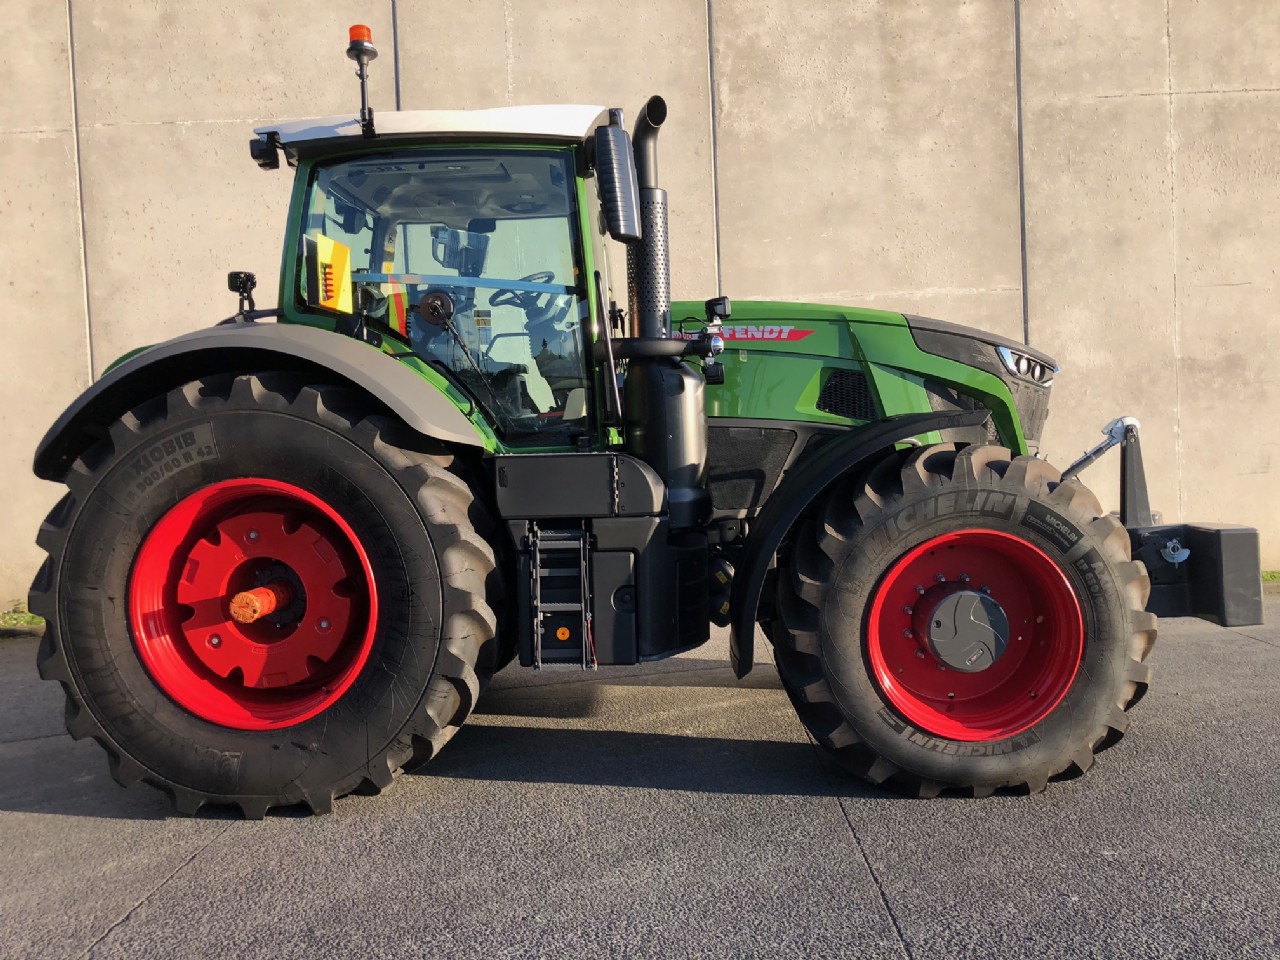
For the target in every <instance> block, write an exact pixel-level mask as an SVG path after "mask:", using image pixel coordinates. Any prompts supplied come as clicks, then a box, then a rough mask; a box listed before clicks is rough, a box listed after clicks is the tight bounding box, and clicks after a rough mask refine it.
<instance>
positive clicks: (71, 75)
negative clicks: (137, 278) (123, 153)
mask: <svg viewBox="0 0 1280 960" xmlns="http://www.w3.org/2000/svg"><path fill="white" fill-rule="evenodd" d="M67 76H68V80H69V82H70V84H71V130H72V136H71V149H72V150H73V151H74V153H75V156H74V157H72V161H73V162H74V164H75V168H76V208H77V209H78V210H79V211H80V280H81V283H80V291H81V294H82V296H83V297H84V348H85V364H86V365H87V366H88V371H89V382H90V383H92V382H93V317H92V316H91V315H90V313H89V242H88V237H87V235H86V234H87V225H86V220H85V212H84V171H83V169H82V168H81V165H80V157H81V154H80V104H79V99H80V94H79V91H78V90H77V89H76V44H75V27H74V26H73V25H72V23H71V0H67Z"/></svg>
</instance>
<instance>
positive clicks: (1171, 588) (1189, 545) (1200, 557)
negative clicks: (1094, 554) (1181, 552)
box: [1128, 523, 1262, 627]
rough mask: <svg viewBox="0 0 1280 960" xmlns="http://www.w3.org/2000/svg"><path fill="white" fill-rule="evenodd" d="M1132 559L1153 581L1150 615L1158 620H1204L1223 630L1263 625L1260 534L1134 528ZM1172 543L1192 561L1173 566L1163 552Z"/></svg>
mask: <svg viewBox="0 0 1280 960" xmlns="http://www.w3.org/2000/svg"><path fill="white" fill-rule="evenodd" d="M1128 529H1129V542H1130V544H1131V546H1132V547H1133V557H1134V559H1135V560H1141V561H1142V562H1143V564H1144V565H1145V566H1146V568H1147V573H1148V574H1149V575H1150V577H1151V598H1150V599H1149V600H1148V601H1147V609H1148V610H1150V611H1151V612H1152V613H1154V614H1155V615H1156V616H1159V617H1200V618H1201V619H1204V620H1211V621H1213V622H1214V623H1217V624H1221V625H1222V626H1224V627H1248V626H1253V625H1255V624H1259V623H1262V578H1261V576H1260V575H1259V567H1260V549H1259V544H1258V531H1257V530H1254V529H1253V528H1251V527H1236V526H1231V525H1229V524H1208V523H1204V524H1196V523H1180V524H1172V525H1168V526H1159V527H1129V528H1128ZM1171 540H1177V541H1178V543H1179V544H1180V545H1181V546H1182V547H1185V548H1186V549H1188V550H1189V551H1190V552H1191V553H1190V556H1189V557H1188V558H1187V559H1186V560H1185V561H1184V562H1182V563H1178V564H1174V563H1171V562H1170V561H1169V560H1168V559H1166V558H1165V557H1164V555H1163V554H1162V553H1161V551H1162V550H1163V549H1164V547H1165V546H1166V544H1168V543H1169V542H1170V541H1171Z"/></svg>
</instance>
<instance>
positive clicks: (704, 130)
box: [0, 0, 1280, 604]
mask: <svg viewBox="0 0 1280 960" xmlns="http://www.w3.org/2000/svg"><path fill="white" fill-rule="evenodd" d="M299 9H300V8H296V7H295V6H294V5H286V4H280V3H270V2H267V0H244V2H241V3H238V4H235V5H229V6H226V5H224V6H219V7H216V8H213V9H212V10H211V9H210V8H209V7H208V5H200V4H194V3H192V4H185V3H173V2H161V0H112V2H91V0H66V2H62V3H57V2H48V0H43V2H37V0H0V14H3V22H4V23H5V24H6V26H7V27H8V29H9V32H10V36H18V37H22V38H23V39H22V43H21V44H20V45H19V44H17V43H13V44H10V45H9V48H8V52H7V54H6V57H5V58H4V60H3V62H0V85H2V86H0V89H4V90H6V91H9V92H10V95H9V96H7V97H5V98H4V99H3V101H2V102H0V174H2V175H0V202H2V209H3V212H4V215H5V219H4V221H3V224H4V230H3V234H2V235H0V250H2V252H3V256H0V289H4V290H6V291H7V293H8V301H7V302H8V309H7V310H6V311H5V313H4V318H3V337H2V338H0V351H3V353H2V354H0V357H2V359H3V367H0V371H2V374H0V426H2V427H3V429H0V452H3V454H4V461H5V463H6V464H7V465H8V467H7V472H6V474H5V476H6V479H5V481H4V492H5V496H4V497H3V498H0V533H3V535H4V536H5V537H6V545H7V548H6V549H5V550H4V551H2V552H0V604H6V603H7V602H8V601H9V600H10V599H12V598H19V597H21V596H23V595H24V594H25V591H26V587H27V584H28V582H29V580H30V578H31V575H32V573H33V572H34V569H35V567H36V565H37V564H38V562H39V558H40V554H39V551H37V550H36V548H35V547H34V546H33V545H32V544H31V538H32V535H33V533H34V531H35V529H36V527H37V526H38V523H39V518H40V517H41V516H42V515H43V514H44V513H45V511H46V510H47V509H48V507H49V506H50V505H51V504H52V502H53V501H54V500H55V499H56V497H57V496H58V490H57V489H56V488H55V487H54V486H52V485H50V484H44V483H41V482H39V481H36V480H35V479H33V478H32V477H31V476H30V475H29V473H28V469H29V463H30V458H31V453H32V450H33V448H34V446H35V444H36V442H37V441H38V439H39V437H40V436H41V434H42V433H43V431H44V429H45V428H46V427H47V426H48V424H49V423H50V422H51V421H52V420H53V419H54V417H55V416H56V415H57V414H58V413H59V412H60V411H61V409H62V408H63V407H64V405H65V404H66V403H67V402H69V401H70V400H71V398H72V397H73V396H74V395H75V394H76V393H77V392H78V391H80V390H82V389H83V388H84V387H85V386H86V385H87V384H88V383H89V382H90V380H91V378H92V377H93V376H95V375H97V374H100V373H101V371H102V370H103V368H104V367H105V366H106V364H108V363H109V362H110V361H111V360H112V359H113V358H114V357H115V356H117V355H118V354H119V353H121V352H123V351H124V350H126V349H128V348H129V347H131V346H134V345H136V344H138V343H141V342H147V341H153V340H156V339H161V338H164V337H168V336H171V335H173V334H176V333H179V332H183V331H185V330H189V329H193V328H196V327H199V326H203V325H206V324H208V323H210V322H211V321H213V320H216V319H218V318H219V317H221V316H224V315H226V314H227V313H229V312H230V311H231V309H232V308H233V302H234V300H233V298H232V297H231V295H230V294H228V293H227V292H226V290H225V288H224V279H223V278H224V275H225V272H226V271H227V270H228V269H233V268H238V269H250V270H254V271H256V272H257V273H258V275H259V277H260V278H262V279H263V287H265V288H266V292H267V299H270V293H271V287H272V285H273V280H272V278H274V277H275V276H276V274H277V270H278V261H279V248H280V231H281V227H282V224H283V219H284V214H285V207H286V202H287V196H288V189H289V180H288V176H287V174H285V173H284V172H279V173H275V174H267V173H263V172H261V171H259V170H257V169H256V168H255V167H254V166H253V164H252V163H251V161H250V160H249V158H248V154H247V149H246V143H247V139H248V137H249V135H250V128H251V127H252V126H253V125H254V124H255V123H256V122H258V121H261V120H266V119H275V118H283V117H295V116H314V115H323V114H331V113H340V112H349V111H350V110H351V109H352V106H353V104H355V103H356V85H355V80H354V78H353V77H352V76H351V71H350V69H349V64H348V62H347V61H346V60H345V58H344V57H343V55H342V51H343V48H344V46H345V28H346V26H347V25H348V24H350V23H353V22H363V23H368V24H369V25H370V26H371V27H372V28H373V33H374V37H375V40H376V42H377V43H378V45H379V49H380V50H381V52H382V55H381V57H380V58H379V60H378V61H377V62H376V63H375V64H374V67H373V76H374V80H373V93H374V103H375V106H378V107H382V108H390V107H392V106H393V105H394V103H395V101H396V97H397V95H398V96H399V99H400V102H401V103H402V105H403V106H404V107H405V108H406V109H410V108H425V107H469V106H489V105H496V104H503V103H533V102H546V101H580V102H582V101H585V102H597V103H606V104H610V105H621V106H623V107H625V108H627V110H628V112H629V113H630V114H632V115H633V114H634V111H635V109H636V108H637V107H638V106H639V104H640V103H641V102H642V100H643V98H644V97H645V96H647V95H648V94H649V93H652V92H661V93H662V94H663V95H664V96H666V97H667V99H668V101H669V103H670V106H671V119H670V121H669V123H668V125H667V127H666V128H664V132H663V135H662V139H663V144H664V147H663V156H662V177H663V181H664V185H665V186H666V187H667V188H668V190H669V191H670V192H671V197H672V206H673V215H672V216H673V219H672V228H671V233H672V257H673V262H674V264H675V268H674V282H675V288H676V289H675V292H676V294H677V295H678V296H687V297H699V298H701V297H705V296H709V295H711V294H713V293H715V292H717V291H722V292H724V293H727V294H729V295H730V296H732V297H738V298H748V297H759V298H779V299H796V300H801V299H803V300H817V301H831V302H839V303H851V304H866V305H870V306H876V307H885V308H891V309H902V310H909V311H913V312H918V313H925V314H930V315H934V316H939V317H943V318H946V319H951V320H956V321H959V322H962V323H970V324H975V325H980V326H984V327H987V328H989V329H993V330H997V331H1000V332H1003V333H1006V334H1010V335H1014V336H1018V337H1022V336H1026V337H1028V338H1029V340H1030V342H1031V343H1033V344H1035V345H1036V346H1039V347H1042V348H1044V349H1046V350H1048V351H1049V352H1051V353H1053V354H1055V355H1056V356H1058V357H1059V358H1060V359H1061V361H1062V362H1063V366H1064V368H1065V369H1064V372H1063V374H1062V375H1061V376H1060V378H1059V380H1058V383H1057V385H1056V386H1055V400H1054V414H1053V416H1052V417H1051V418H1050V425H1049V430H1048V433H1047V436H1046V439H1045V447H1044V452H1045V454H1046V455H1047V456H1048V457H1049V458H1050V459H1052V460H1054V461H1056V462H1059V463H1065V462H1066V461H1068V460H1070V459H1072V458H1073V457H1074V456H1075V455H1076V454H1077V453H1078V452H1079V451H1080V450H1082V449H1084V448H1085V447H1086V446H1089V445H1090V444H1092V443H1093V442H1094V440H1095V439H1096V438H1097V430H1098V427H1099V426H1101V424H1102V423H1103V422H1104V421H1106V420H1107V419H1109V418H1110V417H1112V416H1114V415H1117V414H1119V413H1131V414H1134V415H1136V416H1138V417H1139V418H1140V419H1141V420H1142V421H1143V424H1144V434H1143V437H1144V444H1143V447H1144V450H1145V452H1146V454H1147V458H1148V475H1149V477H1150V478H1151V486H1152V494H1153V498H1154V500H1155V502H1156V505H1157V507H1158V508H1160V509H1162V510H1163V512H1164V514H1165V516H1166V518H1169V519H1174V518H1183V519H1202V520H1230V521H1237V522H1242V523H1249V524H1253V525H1256V526H1258V527H1260V528H1262V530H1263V536H1264V557H1263V561H1264V566H1266V567H1269V568H1277V567H1280V507H1278V506H1277V499H1276V498H1275V496H1274V491H1275V487H1276V483H1277V479H1278V478H1280V427H1278V426H1277V423H1280V416H1277V414H1276V413H1275V407H1276V405H1277V402H1278V401H1280V387H1278V386H1277V384H1278V383H1280V379H1278V377H1277V374H1276V373H1274V372H1273V364H1276V363H1277V362H1280V316H1277V312H1276V310H1275V309H1274V305H1275V297H1276V285H1277V277H1276V260H1275V256H1274V250H1275V249H1277V247H1280V159H1278V158H1280V123H1277V121H1276V119H1275V118H1276V117H1277V116H1280V60H1277V58H1276V57H1275V56H1274V50H1275V49H1276V48H1277V46H1280V5H1276V4H1269V3H1259V2H1253V0H1219V2H1215V3H1212V4H1210V3H1205V2H1197V0H1132V2H1129V3H1125V4H1116V3H1113V2H1106V0H1059V2H1049V0H1022V2H1020V3H1019V2H1016V0H969V2H963V3H962V2H953V0H916V2H909V0H892V2H890V0H882V2H870V0H848V2H841V3H835V2H830V0H794V2H791V3H782V2H779V0H709V2H704V0H629V2H623V0H601V2H598V3H595V4H575V3H567V2H566V3H562V4H557V3H533V2H531V0H454V2H451V3H447V4H446V3H423V2H410V0H378V2H363V3H360V2H348V0H325V2H324V3H319V4H314V5H310V6H308V7H307V12H306V15H300V14H299V12H298V10H299ZM1116 477H1117V471H1116V464H1115V462H1114V461H1113V462H1110V463H1105V464H1103V465H1100V466H1099V467H1096V468H1092V469H1091V471H1090V474H1089V475H1087V479H1088V480H1089V481H1090V483H1091V485H1093V486H1094V487H1095V488H1096V489H1097V490H1098V492H1099V493H1100V494H1101V495H1102V497H1103V500H1104V502H1105V503H1107V504H1108V505H1111V506H1114V505H1115V500H1116V498H1115V495H1114V490H1115V484H1116Z"/></svg>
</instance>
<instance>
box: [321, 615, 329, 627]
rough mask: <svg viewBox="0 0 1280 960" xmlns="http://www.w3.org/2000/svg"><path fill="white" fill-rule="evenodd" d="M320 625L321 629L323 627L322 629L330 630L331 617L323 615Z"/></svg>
mask: <svg viewBox="0 0 1280 960" xmlns="http://www.w3.org/2000/svg"><path fill="white" fill-rule="evenodd" d="M319 626H320V629H321V630H328V629H329V618H328V617H321V618H320V624H319Z"/></svg>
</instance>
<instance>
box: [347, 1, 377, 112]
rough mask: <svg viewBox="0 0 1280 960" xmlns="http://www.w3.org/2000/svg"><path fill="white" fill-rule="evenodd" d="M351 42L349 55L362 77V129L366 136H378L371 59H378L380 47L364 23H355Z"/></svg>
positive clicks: (351, 31)
mask: <svg viewBox="0 0 1280 960" xmlns="http://www.w3.org/2000/svg"><path fill="white" fill-rule="evenodd" d="M350 37H351V43H350V44H349V45H348V46H347V56H348V57H350V58H351V59H352V60H354V61H355V62H356V76H357V77H359V78H360V130H361V131H362V132H363V133H364V135H365V136H366V137H373V136H376V134H375V132H374V129H373V110H371V109H370V107H369V69H368V68H369V61H370V60H376V59H378V49H377V48H376V47H375V46H374V45H373V33H372V31H370V30H369V28H368V27H366V26H365V25H364V24H363V23H357V24H354V25H353V26H352V27H351V30H350Z"/></svg>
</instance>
